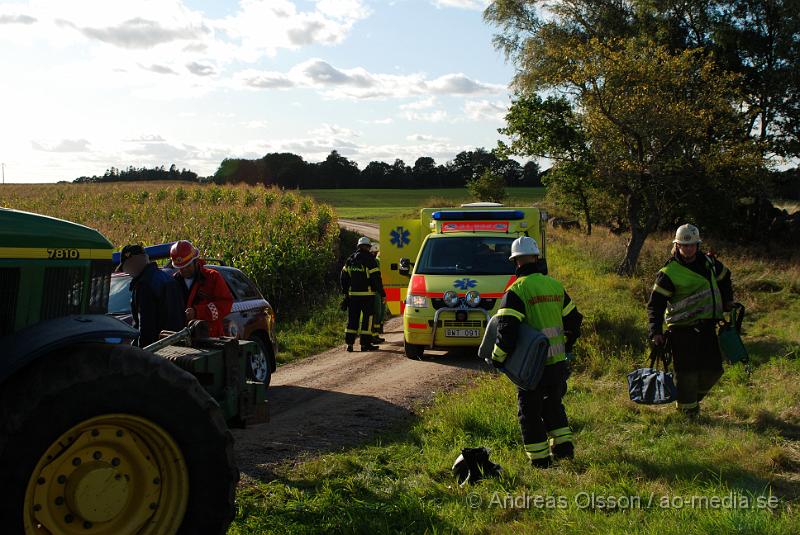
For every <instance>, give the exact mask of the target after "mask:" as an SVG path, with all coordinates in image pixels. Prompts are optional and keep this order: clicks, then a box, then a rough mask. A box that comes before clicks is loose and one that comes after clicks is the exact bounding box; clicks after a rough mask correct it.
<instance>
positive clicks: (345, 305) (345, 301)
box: [339, 295, 350, 310]
mask: <svg viewBox="0 0 800 535" xmlns="http://www.w3.org/2000/svg"><path fill="white" fill-rule="evenodd" d="M349 306H350V297H349V296H347V295H345V296H344V297H342V304H340V305H339V309H340V310H347V308H348V307H349Z"/></svg>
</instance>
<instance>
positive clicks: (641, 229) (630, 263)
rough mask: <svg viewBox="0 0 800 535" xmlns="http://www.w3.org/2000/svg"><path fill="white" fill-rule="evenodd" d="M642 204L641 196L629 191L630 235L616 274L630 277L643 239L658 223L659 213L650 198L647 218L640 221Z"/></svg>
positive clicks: (637, 259)
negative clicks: (642, 222) (643, 221)
mask: <svg viewBox="0 0 800 535" xmlns="http://www.w3.org/2000/svg"><path fill="white" fill-rule="evenodd" d="M642 204H643V203H642V197H641V196H640V195H639V194H637V193H631V194H629V195H628V224H629V225H630V227H631V237H630V239H629V240H628V245H627V247H626V248H625V258H623V259H622V263H621V264H620V265H619V266H618V267H617V274H618V275H625V276H628V277H630V276H632V275H633V274H634V272H635V271H636V264H637V263H638V262H639V253H641V252H642V246H643V245H644V241H645V240H646V239H647V236H649V235H650V233H651V232H653V230H654V229H655V228H656V226H657V225H658V219H659V214H658V212H657V211H656V210H655V205H654V203H653V202H652V199H651V202H650V206H649V207H648V208H647V209H648V211H649V213H648V214H647V220H646V221H645V223H644V225H642V224H641V223H640V221H641V218H640V216H641V213H642V210H644V209H645V208H644V207H643V206H642Z"/></svg>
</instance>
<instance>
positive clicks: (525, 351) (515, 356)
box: [478, 316, 550, 390]
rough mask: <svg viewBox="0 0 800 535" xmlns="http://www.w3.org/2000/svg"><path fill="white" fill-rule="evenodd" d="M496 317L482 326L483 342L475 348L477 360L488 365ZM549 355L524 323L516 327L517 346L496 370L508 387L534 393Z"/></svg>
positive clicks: (539, 337)
mask: <svg viewBox="0 0 800 535" xmlns="http://www.w3.org/2000/svg"><path fill="white" fill-rule="evenodd" d="M498 321H499V316H494V317H492V319H490V320H489V323H488V325H486V332H485V333H484V334H483V341H482V342H481V346H480V347H479V348H478V356H479V357H480V358H482V359H483V360H485V361H486V363H487V364H489V365H491V364H492V351H493V350H494V344H495V342H496V341H497V322H498ZM549 351H550V341H549V340H548V339H547V337H546V336H545V335H544V334H542V332H541V331H537V330H536V329H534V328H533V327H531V326H530V325H528V324H527V323H520V326H519V334H518V336H517V346H516V347H515V348H514V351H512V352H511V354H510V355H508V356H507V357H506V360H505V361H504V362H503V364H502V366H501V367H500V368H499V370H500V371H501V372H503V373H504V374H505V375H506V377H508V378H509V379H510V380H511V382H512V383H514V384H515V385H517V386H518V387H520V388H521V389H523V390H534V389H535V388H536V386H537V385H538V384H539V381H541V379H542V374H543V373H544V366H545V362H546V361H547V354H548V352H549Z"/></svg>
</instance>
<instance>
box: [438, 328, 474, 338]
mask: <svg viewBox="0 0 800 535" xmlns="http://www.w3.org/2000/svg"><path fill="white" fill-rule="evenodd" d="M480 333H481V331H480V329H445V331H444V335H445V336H451V337H455V338H477V337H478V336H480Z"/></svg>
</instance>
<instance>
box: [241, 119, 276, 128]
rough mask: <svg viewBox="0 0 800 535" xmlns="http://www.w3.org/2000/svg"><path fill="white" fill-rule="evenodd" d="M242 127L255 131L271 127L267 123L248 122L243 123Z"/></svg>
mask: <svg viewBox="0 0 800 535" xmlns="http://www.w3.org/2000/svg"><path fill="white" fill-rule="evenodd" d="M242 126H244V127H245V128H251V129H254V130H255V129H259V128H266V127H267V126H269V123H268V122H267V121H247V122H244V123H242Z"/></svg>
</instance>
